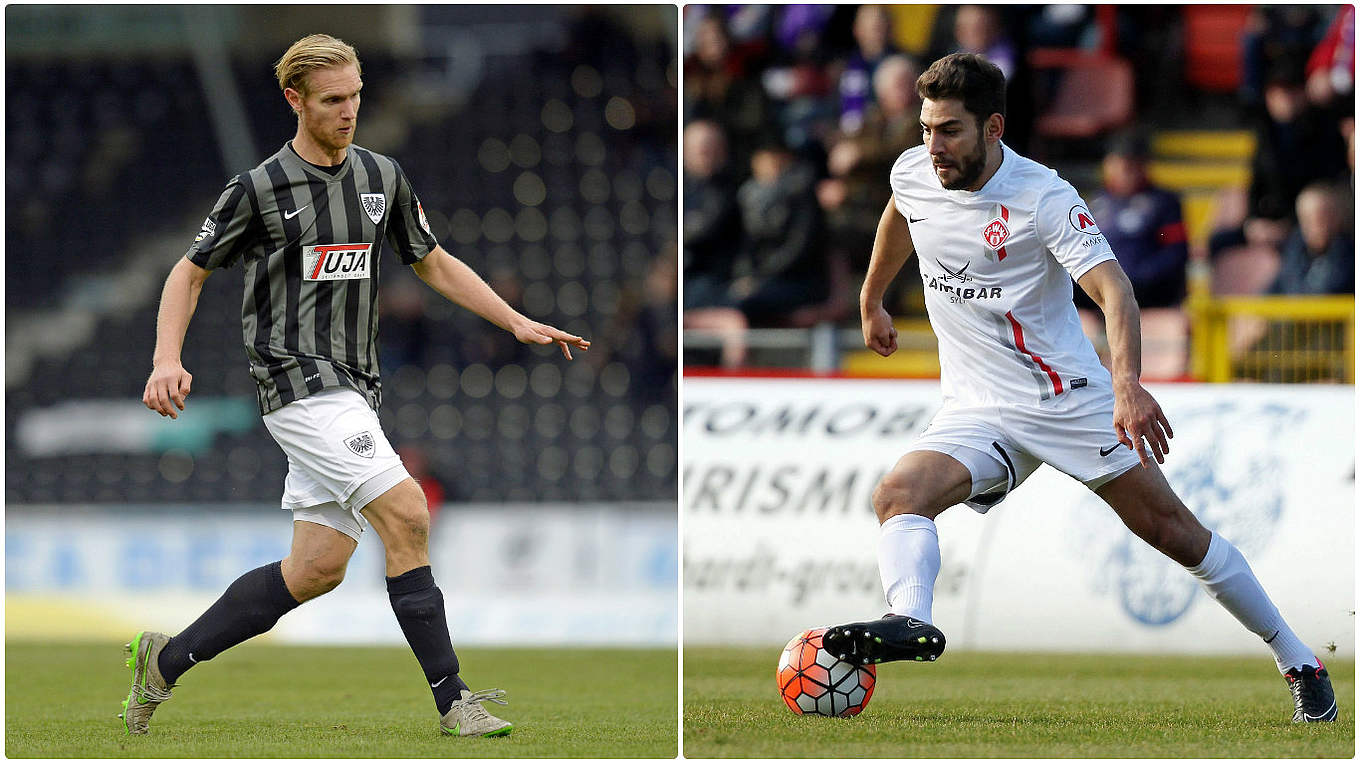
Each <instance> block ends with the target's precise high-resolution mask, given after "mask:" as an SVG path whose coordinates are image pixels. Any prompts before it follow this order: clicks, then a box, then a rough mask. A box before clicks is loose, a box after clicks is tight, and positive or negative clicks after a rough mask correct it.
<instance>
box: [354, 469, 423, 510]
mask: <svg viewBox="0 0 1360 760" xmlns="http://www.w3.org/2000/svg"><path fill="white" fill-rule="evenodd" d="M409 477H411V474H410V473H408V472H407V471H406V465H404V464H402V463H401V461H400V460H398V461H397V463H396V464H394V465H392V466H391V467H388V468H387V469H384V470H379V471H378V472H377V473H374V474H372V475H369V476H367V477H365V478H363V479H361V480H360V481H359V482H358V484H357V485H355V486H354V487H353V488H349V489H346V491H347V493H346V494H345V497H344V499H343V500H342V502H343V503H344V504H346V505H348V506H349V508H350V509H353V510H354V511H355V512H358V511H359V510H362V509H363V508H364V507H367V506H368V505H369V504H372V503H373V501H374V500H375V499H377V498H378V497H379V496H382V495H383V494H385V493H387V492H388V491H390V490H392V488H393V487H394V486H396V485H397V484H398V483H400V482H402V481H403V480H406V479H407V478H409Z"/></svg>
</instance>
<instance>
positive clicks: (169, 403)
mask: <svg viewBox="0 0 1360 760" xmlns="http://www.w3.org/2000/svg"><path fill="white" fill-rule="evenodd" d="M193 381H194V376H193V375H191V374H189V372H188V370H186V369H184V365H182V364H180V363H179V362H164V363H162V364H157V365H156V367H155V368H154V369H152V370H151V377H149V378H147V380H146V390H145V391H143V392H142V403H143V404H146V408H147V409H150V410H151V411H153V412H156V413H158V414H160V416H162V417H169V418H170V419H179V414H178V413H177V412H176V411H175V410H176V409H178V410H179V411H181V412H182V411H184V400H185V399H186V398H188V397H189V388H190V386H191V385H192V384H193Z"/></svg>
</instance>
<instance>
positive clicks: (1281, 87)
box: [1209, 58, 1348, 254]
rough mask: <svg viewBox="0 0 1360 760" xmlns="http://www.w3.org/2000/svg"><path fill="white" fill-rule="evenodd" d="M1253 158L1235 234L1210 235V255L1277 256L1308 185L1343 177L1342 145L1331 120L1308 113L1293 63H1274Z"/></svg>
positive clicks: (1318, 112) (1300, 69) (1298, 72)
mask: <svg viewBox="0 0 1360 760" xmlns="http://www.w3.org/2000/svg"><path fill="white" fill-rule="evenodd" d="M1255 132H1256V155H1255V156H1254V157H1253V158H1252V164H1251V185H1250V187H1249V188H1248V190H1247V219H1246V221H1245V223H1244V224H1243V225H1242V227H1241V228H1240V229H1237V228H1233V229H1228V230H1216V231H1215V233H1214V235H1213V238H1212V239H1211V240H1210V242H1209V250H1210V253H1211V254H1216V253H1218V252H1219V251H1221V250H1223V249H1224V248H1228V247H1234V246H1238V245H1242V244H1244V243H1245V244H1248V245H1254V246H1266V247H1269V248H1273V249H1276V250H1278V249H1279V247H1280V245H1281V244H1282V243H1283V242H1284V237H1285V235H1287V234H1288V232H1289V229H1290V227H1291V226H1292V224H1293V221H1294V219H1293V216H1294V201H1295V199H1296V198H1298V195H1299V192H1300V191H1301V190H1302V189H1303V188H1304V187H1305V186H1307V185H1308V184H1309V183H1312V182H1316V181H1319V180H1329V179H1339V178H1341V177H1344V176H1346V174H1347V171H1348V168H1347V161H1346V145H1345V142H1344V139H1343V136H1342V134H1341V130H1340V129H1339V128H1338V125H1337V122H1336V119H1335V118H1334V117H1333V116H1330V115H1329V114H1328V113H1326V112H1325V111H1321V110H1319V109H1316V108H1312V107H1310V106H1309V104H1308V98H1307V95H1306V93H1305V90H1304V78H1303V66H1302V62H1301V61H1299V60H1297V59H1292V58H1290V59H1282V60H1278V61H1276V62H1275V63H1274V64H1273V65H1272V66H1271V69H1270V74H1269V76H1268V77H1267V78H1266V84H1265V96H1264V108H1262V109H1260V110H1259V112H1258V115H1257V117H1256V127H1255Z"/></svg>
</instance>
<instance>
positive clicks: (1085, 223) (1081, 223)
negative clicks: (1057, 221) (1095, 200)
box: [1067, 205, 1100, 235]
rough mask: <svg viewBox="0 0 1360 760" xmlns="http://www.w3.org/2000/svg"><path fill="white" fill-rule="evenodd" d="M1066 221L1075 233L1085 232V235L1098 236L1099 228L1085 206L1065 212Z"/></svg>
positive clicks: (1075, 207)
mask: <svg viewBox="0 0 1360 760" xmlns="http://www.w3.org/2000/svg"><path fill="white" fill-rule="evenodd" d="M1067 221H1068V222H1069V223H1070V224H1071V225H1072V229H1074V230H1076V231H1077V232H1085V233H1086V234H1087V235H1099V234H1100V228H1099V227H1097V226H1096V220H1095V217H1093V216H1091V212H1090V211H1088V210H1087V209H1086V207H1085V206H1081V205H1077V206H1073V207H1072V208H1071V209H1069V210H1068V212H1067Z"/></svg>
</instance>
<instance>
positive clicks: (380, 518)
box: [361, 478, 512, 736]
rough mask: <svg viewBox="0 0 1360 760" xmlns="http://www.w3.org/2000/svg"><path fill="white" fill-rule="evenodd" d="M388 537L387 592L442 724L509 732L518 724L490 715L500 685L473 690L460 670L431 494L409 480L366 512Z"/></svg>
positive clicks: (461, 730)
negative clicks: (434, 553)
mask: <svg viewBox="0 0 1360 760" xmlns="http://www.w3.org/2000/svg"><path fill="white" fill-rule="evenodd" d="M361 511H362V513H363V515H364V518H365V519H367V520H368V522H369V524H370V525H372V526H373V529H374V530H375V531H377V533H378V536H379V537H380V538H382V542H383V548H384V550H385V552H386V563H387V594H388V598H389V599H390V600H391V602H392V612H394V613H395V614H396V616H397V623H398V624H399V625H401V631H402V633H403V634H405V635H406V641H407V643H408V644H410V645H411V651H412V652H413V653H415V656H416V660H417V661H419V662H420V667H421V669H422V670H423V671H424V672H425V678H426V681H427V682H428V683H429V685H430V691H431V692H432V693H433V694H434V700H435V707H436V708H437V709H438V710H439V713H440V716H441V719H440V727H441V729H442V730H443V731H444V732H445V733H449V734H454V735H458V736H504V735H506V734H508V733H510V730H511V728H512V726H511V725H510V723H508V722H507V721H504V720H501V719H500V718H497V717H495V716H493V715H491V714H489V713H487V711H486V708H485V707H484V706H483V705H482V702H484V701H490V702H498V703H500V704H505V702H504V700H503V699H502V697H504V695H505V692H504V691H502V690H500V689H486V690H482V691H478V692H473V691H471V690H470V689H468V686H467V684H466V683H464V682H463V679H462V678H461V677H460V676H459V674H458V656H457V655H455V654H454V651H453V644H452V642H451V641H450V639H449V626H448V621H447V618H446V617H445V613H444V595H443V594H442V593H441V592H440V590H439V587H438V586H437V585H435V582H434V575H433V573H432V571H431V569H430V550H429V546H430V511H429V507H428V506H427V505H426V503H425V494H424V493H423V492H422V491H421V490H420V486H419V485H417V484H416V482H415V480H413V479H411V478H407V479H406V480H403V481H402V482H400V483H398V484H397V485H395V486H393V487H392V488H390V489H388V490H387V491H386V492H384V493H383V494H382V495H381V496H379V497H378V498H376V499H374V500H373V501H372V502H370V503H369V504H368V505H367V506H365V507H364V508H363V509H362V510H361Z"/></svg>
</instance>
